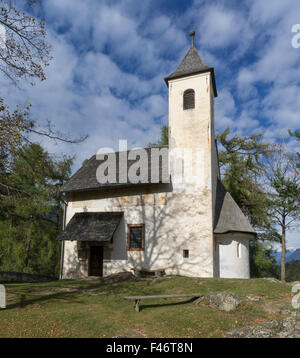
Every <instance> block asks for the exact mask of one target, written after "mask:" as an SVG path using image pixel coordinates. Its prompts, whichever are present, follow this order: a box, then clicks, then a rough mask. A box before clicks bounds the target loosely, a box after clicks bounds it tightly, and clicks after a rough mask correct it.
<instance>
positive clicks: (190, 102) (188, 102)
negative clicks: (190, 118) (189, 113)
mask: <svg viewBox="0 0 300 358" xmlns="http://www.w3.org/2000/svg"><path fill="white" fill-rule="evenodd" d="M192 108H195V91H194V90H193V89H188V90H186V91H184V93H183V109H192Z"/></svg>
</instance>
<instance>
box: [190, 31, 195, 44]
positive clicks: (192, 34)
mask: <svg viewBox="0 0 300 358" xmlns="http://www.w3.org/2000/svg"><path fill="white" fill-rule="evenodd" d="M190 36H191V38H192V46H191V47H194V36H195V30H191V31H190Z"/></svg>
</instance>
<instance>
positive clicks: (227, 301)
mask: <svg viewBox="0 0 300 358" xmlns="http://www.w3.org/2000/svg"><path fill="white" fill-rule="evenodd" d="M204 301H205V302H206V303H207V304H208V305H209V306H210V307H215V308H218V309H220V310H221V311H226V312H230V311H234V310H235V309H236V308H237V307H238V305H239V304H240V303H241V301H240V299H239V298H238V297H237V296H236V295H235V294H234V293H230V292H211V293H209V294H207V295H206V296H205V297H204Z"/></svg>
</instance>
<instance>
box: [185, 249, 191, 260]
mask: <svg viewBox="0 0 300 358" xmlns="http://www.w3.org/2000/svg"><path fill="white" fill-rule="evenodd" d="M189 256H190V255H189V250H183V257H184V258H185V259H188V258H189Z"/></svg>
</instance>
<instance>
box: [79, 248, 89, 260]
mask: <svg viewBox="0 0 300 358" xmlns="http://www.w3.org/2000/svg"><path fill="white" fill-rule="evenodd" d="M86 259H87V255H86V250H85V249H78V260H79V261H85V260H86Z"/></svg>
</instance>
